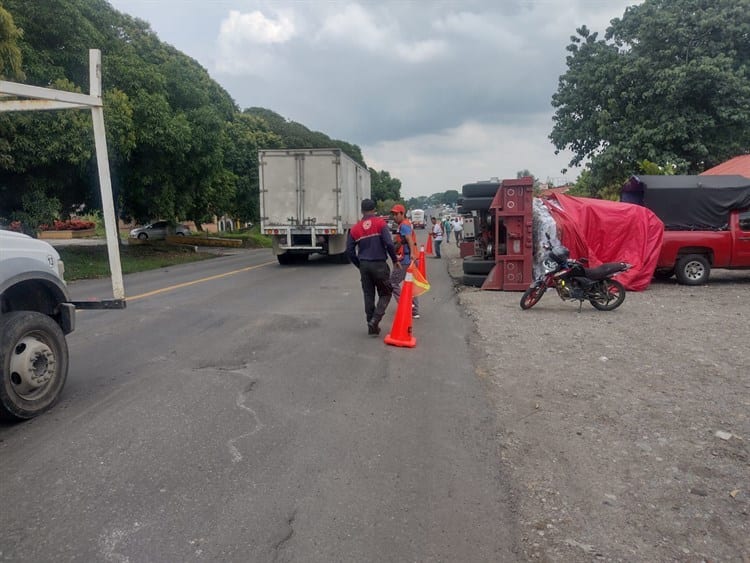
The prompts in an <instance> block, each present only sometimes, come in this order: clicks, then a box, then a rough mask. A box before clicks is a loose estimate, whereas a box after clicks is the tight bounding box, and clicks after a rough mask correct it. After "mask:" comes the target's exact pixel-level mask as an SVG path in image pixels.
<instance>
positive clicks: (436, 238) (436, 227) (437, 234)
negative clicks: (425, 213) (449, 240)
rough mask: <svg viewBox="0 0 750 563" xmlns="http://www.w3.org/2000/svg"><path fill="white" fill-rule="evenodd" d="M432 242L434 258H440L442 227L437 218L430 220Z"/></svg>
mask: <svg viewBox="0 0 750 563" xmlns="http://www.w3.org/2000/svg"><path fill="white" fill-rule="evenodd" d="M431 234H432V241H433V242H434V243H435V258H441V256H440V244H441V243H442V242H443V227H442V226H441V225H440V221H438V220H437V217H433V218H432V233H431Z"/></svg>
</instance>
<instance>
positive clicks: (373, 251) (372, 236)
mask: <svg viewBox="0 0 750 563" xmlns="http://www.w3.org/2000/svg"><path fill="white" fill-rule="evenodd" d="M346 253H347V255H348V256H349V260H351V262H352V264H354V265H355V266H356V267H357V269H358V270H359V277H360V280H361V282H362V293H363V294H364V298H365V317H366V318H367V334H371V335H373V336H376V335H378V334H380V321H381V319H382V318H383V315H385V310H386V309H387V308H388V303H390V301H391V295H392V294H393V287H392V286H391V281H390V277H391V270H390V268H389V267H388V257H389V256H390V258H391V261H392V262H393V268H394V269H400V268H401V264H399V262H398V257H397V256H396V248H395V247H394V246H393V239H392V238H391V232H390V230H388V223H386V221H385V219H381V218H380V217H378V216H376V215H375V202H374V201H372V200H371V199H363V200H362V219H361V220H360V221H359V222H358V223H357V224H356V225H354V226H353V227H352V228H351V230H350V231H349V234H348V235H347V239H346ZM376 291H377V294H378V303H377V305H376V304H375V292H376Z"/></svg>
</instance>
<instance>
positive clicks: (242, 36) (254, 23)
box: [219, 10, 295, 44]
mask: <svg viewBox="0 0 750 563" xmlns="http://www.w3.org/2000/svg"><path fill="white" fill-rule="evenodd" d="M294 31H295V30H294V22H293V21H292V19H291V18H290V17H289V16H288V15H285V14H279V16H278V17H277V18H276V19H273V18H268V17H266V16H265V15H263V13H261V12H259V11H257V10H256V11H254V12H250V13H249V14H243V13H241V12H238V11H237V10H232V11H230V12H229V16H228V17H227V18H226V19H225V20H224V21H222V22H221V25H220V27H219V41H226V42H227V43H233V44H242V43H261V44H267V43H284V42H286V41H289V40H290V39H291V38H292V37H294Z"/></svg>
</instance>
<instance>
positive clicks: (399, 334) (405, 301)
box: [385, 272, 417, 348]
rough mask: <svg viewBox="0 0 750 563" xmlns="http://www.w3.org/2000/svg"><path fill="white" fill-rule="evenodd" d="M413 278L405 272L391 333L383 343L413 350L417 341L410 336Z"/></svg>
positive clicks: (409, 273)
mask: <svg viewBox="0 0 750 563" xmlns="http://www.w3.org/2000/svg"><path fill="white" fill-rule="evenodd" d="M413 279H414V278H413V277H412V275H411V272H406V277H405V278H404V286H403V287H402V288H401V297H399V299H398V308H397V309H396V316H395V317H393V325H392V326H391V332H389V333H388V334H387V335H386V337H385V343H386V344H390V345H391V346H401V347H403V348H414V346H416V345H417V339H416V338H414V337H413V336H412V335H411V297H412V293H413V292H414V289H413V288H412V283H413V281H412V280H413Z"/></svg>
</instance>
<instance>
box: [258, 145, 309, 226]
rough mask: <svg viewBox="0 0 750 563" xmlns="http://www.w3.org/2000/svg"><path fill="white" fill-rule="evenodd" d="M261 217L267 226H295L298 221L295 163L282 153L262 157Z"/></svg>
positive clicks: (297, 180)
mask: <svg viewBox="0 0 750 563" xmlns="http://www.w3.org/2000/svg"><path fill="white" fill-rule="evenodd" d="M261 173H262V174H263V184H262V185H263V189H264V190H265V191H264V192H263V210H262V212H263V215H264V216H265V218H266V219H265V220H266V224H267V225H289V224H296V222H297V220H298V219H299V183H300V180H299V176H298V172H297V161H296V159H295V158H290V157H288V156H287V155H285V154H282V153H274V152H270V151H269V152H266V153H265V154H263V157H262V171H261Z"/></svg>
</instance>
